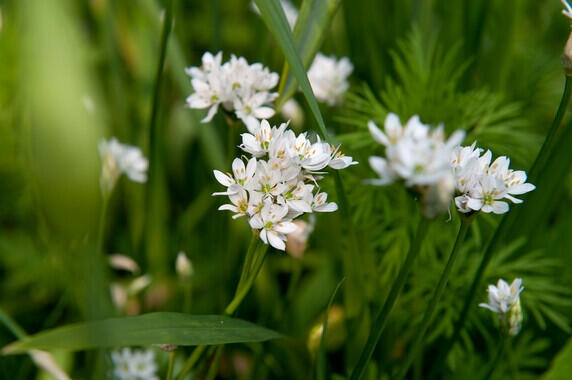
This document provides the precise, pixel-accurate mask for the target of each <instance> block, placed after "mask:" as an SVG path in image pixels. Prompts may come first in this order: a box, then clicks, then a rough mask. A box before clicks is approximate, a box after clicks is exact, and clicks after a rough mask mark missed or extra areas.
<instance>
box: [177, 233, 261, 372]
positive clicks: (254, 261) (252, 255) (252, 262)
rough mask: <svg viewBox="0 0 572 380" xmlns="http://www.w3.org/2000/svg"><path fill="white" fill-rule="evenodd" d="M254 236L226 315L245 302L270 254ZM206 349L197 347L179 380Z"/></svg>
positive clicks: (225, 311) (258, 238) (255, 234)
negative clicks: (267, 253)
mask: <svg viewBox="0 0 572 380" xmlns="http://www.w3.org/2000/svg"><path fill="white" fill-rule="evenodd" d="M252 235H253V236H252V239H251V241H250V244H249V247H248V251H247V253H246V256H245V258H244V265H243V266H242V273H241V275H240V280H239V282H238V285H237V287H236V292H235V294H234V297H233V299H232V300H231V301H230V303H229V304H228V306H227V307H226V309H225V310H224V313H225V314H226V315H229V316H230V315H232V314H233V313H234V312H235V311H236V309H237V308H238V306H239V305H240V303H241V302H242V301H243V300H244V297H246V295H247V294H248V292H249V291H250V288H251V287H252V285H253V284H254V280H256V277H257V276H258V273H259V272H260V269H261V268H262V264H264V259H265V257H266V252H268V245H267V244H261V243H259V241H260V237H259V236H258V234H257V233H254V232H253V234H252ZM206 347H207V346H197V347H196V348H195V349H194V350H193V352H192V353H191V356H189V358H188V359H187V361H186V362H185V365H184V366H183V369H182V370H181V372H180V373H179V376H178V380H182V379H183V378H184V376H185V375H186V374H187V373H188V372H189V371H190V370H192V369H193V367H194V366H195V364H196V363H197V362H198V360H199V358H200V357H201V355H202V353H203V352H204V350H205V349H206Z"/></svg>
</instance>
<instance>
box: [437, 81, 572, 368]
mask: <svg viewBox="0 0 572 380" xmlns="http://www.w3.org/2000/svg"><path fill="white" fill-rule="evenodd" d="M570 80H571V79H570V78H569V77H566V81H565V83H564V91H563V93H562V98H561V100H560V104H559V106H558V110H557V111H556V115H555V117H554V121H553V122H552V126H551V127H550V130H549V131H548V135H547V136H546V138H545V140H544V143H543V144H542V147H541V149H540V151H539V152H538V155H537V156H536V159H535V161H534V164H533V165H532V168H531V170H530V173H529V174H530V175H529V178H530V179H531V180H535V179H536V178H537V176H538V173H539V172H541V171H542V169H543V167H544V166H545V161H546V160H547V159H548V157H549V156H550V153H551V152H550V150H551V148H552V147H551V145H552V140H553V138H554V136H555V135H556V132H557V131H558V129H559V127H560V124H561V123H562V119H563V118H564V115H565V113H566V109H567V107H568V104H569V103H570V96H571V93H572V85H571V83H570ZM517 214H519V212H513V213H510V212H509V213H507V214H505V215H504V217H503V219H502V220H501V222H500V224H499V226H498V227H497V229H496V231H495V233H494V235H493V237H492V238H491V240H490V241H489V244H488V246H487V248H486V251H485V253H484V255H483V258H482V259H481V262H480V264H479V268H478V269H477V272H476V273H475V277H474V278H473V282H472V284H471V288H470V290H469V293H468V294H467V296H466V297H465V303H464V304H463V308H462V309H461V313H460V314H459V319H457V322H456V323H455V327H454V330H453V335H452V336H451V339H449V341H448V342H447V343H446V344H445V348H444V349H443V351H442V353H441V354H440V356H439V359H438V360H437V361H436V363H444V362H445V358H446V357H447V355H448V354H449V351H451V349H452V348H453V346H454V345H455V343H456V342H457V339H459V336H460V335H461V330H462V328H463V326H464V324H465V320H466V318H467V314H468V313H469V310H470V307H471V306H472V305H473V303H474V299H475V294H476V291H477V288H479V286H480V283H481V281H482V278H483V275H484V273H485V270H486V268H487V266H488V264H489V262H490V260H491V258H492V255H493V252H494V248H496V244H497V243H498V241H499V240H501V239H499V238H500V237H501V236H504V234H505V232H506V231H507V230H509V225H513V224H514V222H515V216H516V215H517ZM441 365H442V364H438V365H436V366H434V367H433V370H432V371H431V373H430V376H429V378H430V379H432V378H434V377H435V376H436V374H437V371H438V370H439V368H441Z"/></svg>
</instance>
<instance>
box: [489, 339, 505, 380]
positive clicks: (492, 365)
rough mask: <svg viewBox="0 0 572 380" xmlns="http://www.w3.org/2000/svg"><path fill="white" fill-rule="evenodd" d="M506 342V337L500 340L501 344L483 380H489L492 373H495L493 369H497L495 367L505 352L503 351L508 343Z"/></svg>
mask: <svg viewBox="0 0 572 380" xmlns="http://www.w3.org/2000/svg"><path fill="white" fill-rule="evenodd" d="M507 341H508V339H507V338H506V337H503V338H502V342H501V344H500V345H499V348H498V351H497V353H496V355H495V359H494V360H493V362H492V363H491V366H490V368H489V370H488V371H487V373H486V375H485V377H483V380H489V379H490V378H491V376H492V375H493V373H494V372H495V369H496V368H497V365H498V363H499V362H500V360H501V358H502V356H503V354H504V352H505V349H506V346H507V343H508V342H507Z"/></svg>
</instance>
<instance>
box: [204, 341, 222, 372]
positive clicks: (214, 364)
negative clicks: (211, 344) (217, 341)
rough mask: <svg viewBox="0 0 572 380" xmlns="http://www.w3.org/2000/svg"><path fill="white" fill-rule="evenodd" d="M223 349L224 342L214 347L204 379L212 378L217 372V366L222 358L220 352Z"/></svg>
mask: <svg viewBox="0 0 572 380" xmlns="http://www.w3.org/2000/svg"><path fill="white" fill-rule="evenodd" d="M223 351H224V344H221V345H218V346H217V348H216V352H215V356H214V359H213V362H212V364H211V366H210V368H209V372H208V373H207V378H206V380H214V379H215V377H216V374H217V372H218V367H219V366H220V360H221V359H222V353H223Z"/></svg>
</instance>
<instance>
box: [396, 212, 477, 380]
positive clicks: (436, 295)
mask: <svg viewBox="0 0 572 380" xmlns="http://www.w3.org/2000/svg"><path fill="white" fill-rule="evenodd" d="M471 221H472V218H470V219H469V218H465V217H463V218H462V219H461V226H460V227H459V232H458V233H457V239H456V240H455V244H454V245H453V249H452V250H451V254H450V255H449V260H448V261H447V265H446V266H445V269H444V270H443V273H442V274H441V278H440V279H439V283H438V285H437V288H435V291H434V292H433V297H432V298H431V301H430V302H429V306H427V309H426V310H425V314H424V315H423V320H422V321H421V327H420V328H419V332H418V333H417V335H416V336H415V341H414V342H413V344H412V346H411V348H410V349H409V350H408V352H407V356H406V358H405V364H404V365H403V367H402V369H401V371H400V373H399V376H397V379H402V378H404V377H405V375H406V374H407V371H408V370H409V367H410V366H411V364H412V363H413V360H414V359H415V358H416V357H418V356H419V354H420V352H419V351H420V350H421V348H422V343H423V338H424V337H425V333H426V332H427V328H428V327H429V324H430V323H431V321H432V320H433V313H434V312H435V307H437V303H438V302H439V300H440V299H441V296H442V295H443V291H444V290H445V286H446V285H447V281H448V280H449V275H450V274H451V269H452V268H453V265H454V264H455V260H456V259H457V253H458V252H459V248H460V247H461V244H462V243H463V240H465V235H466V234H467V231H468V229H469V226H470V224H471Z"/></svg>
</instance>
